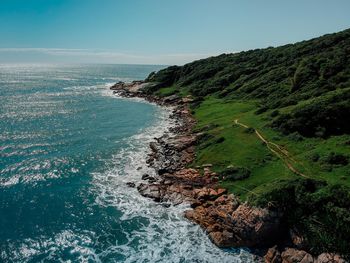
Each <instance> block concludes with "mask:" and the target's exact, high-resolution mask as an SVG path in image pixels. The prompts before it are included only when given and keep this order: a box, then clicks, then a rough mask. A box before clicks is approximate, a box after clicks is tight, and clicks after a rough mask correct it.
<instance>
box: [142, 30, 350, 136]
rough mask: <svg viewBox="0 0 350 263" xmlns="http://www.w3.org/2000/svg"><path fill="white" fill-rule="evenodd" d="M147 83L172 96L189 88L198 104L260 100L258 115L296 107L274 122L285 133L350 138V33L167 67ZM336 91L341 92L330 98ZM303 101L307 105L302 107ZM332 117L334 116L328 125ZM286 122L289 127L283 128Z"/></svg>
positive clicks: (150, 77)
mask: <svg viewBox="0 0 350 263" xmlns="http://www.w3.org/2000/svg"><path fill="white" fill-rule="evenodd" d="M147 81H149V82H154V83H156V84H157V85H155V86H153V87H152V88H151V89H150V91H155V90H158V89H160V88H164V87H173V89H172V91H173V93H181V92H183V89H185V90H186V92H188V93H189V94H191V95H193V96H195V97H196V98H197V99H199V100H200V99H202V98H203V97H204V96H206V95H209V94H213V93H215V94H217V95H218V96H219V97H222V98H226V99H227V98H240V99H242V98H245V99H259V100H260V102H259V106H260V108H259V109H258V111H257V112H258V113H262V112H264V111H266V110H268V109H278V108H283V107H286V106H290V105H298V107H296V109H294V111H293V113H292V114H287V115H284V116H280V117H279V119H278V120H277V121H275V122H274V123H273V124H274V126H276V127H280V129H281V130H283V131H284V132H293V131H297V132H299V133H301V134H302V135H304V136H315V135H316V136H317V135H322V136H326V135H332V134H343V133H348V132H349V130H350V124H349V122H346V121H344V116H349V114H350V91H349V88H350V30H345V31H343V32H340V33H336V34H331V35H326V36H323V37H320V38H316V39H312V40H309V41H303V42H300V43H297V44H290V45H286V46H282V47H278V48H266V49H257V50H251V51H247V52H240V53H236V54H223V55H220V56H218V57H211V58H208V59H203V60H198V61H195V62H192V63H189V64H186V65H184V66H182V67H178V66H172V67H168V68H166V69H164V70H161V71H159V72H158V73H157V74H151V75H150V76H149V77H148V79H147ZM333 91H337V93H336V94H334V95H331V94H329V93H331V92H333ZM327 94H329V97H327V98H323V96H325V95H327ZM315 98H318V99H315ZM309 99H312V100H310V101H308V100H309ZM305 101H308V104H307V105H300V106H299V104H302V102H305ZM334 101H336V105H332V103H333V102H334ZM324 111H326V112H324ZM305 113H307V114H305ZM301 115H302V116H303V117H302V118H301V117H300V116H301ZM310 116H317V118H316V119H315V120H313V123H310V125H308V126H304V125H303V120H304V119H306V118H309V117H310ZM328 116H332V119H331V120H329V121H327V117H328ZM285 121H288V125H287V126H286V125H281V123H283V122H285ZM339 124H340V125H339ZM334 125H337V127H336V128H334Z"/></svg>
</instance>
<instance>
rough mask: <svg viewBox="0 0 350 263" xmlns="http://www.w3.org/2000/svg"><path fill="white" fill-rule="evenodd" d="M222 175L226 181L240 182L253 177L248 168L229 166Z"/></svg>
mask: <svg viewBox="0 0 350 263" xmlns="http://www.w3.org/2000/svg"><path fill="white" fill-rule="evenodd" d="M220 175H221V177H222V178H223V179H225V180H229V181H238V180H243V179H247V178H248V177H249V176H250V175H251V171H250V170H249V169H247V168H246V167H235V166H228V167H227V168H226V169H225V170H223V171H222V172H221V173H220Z"/></svg>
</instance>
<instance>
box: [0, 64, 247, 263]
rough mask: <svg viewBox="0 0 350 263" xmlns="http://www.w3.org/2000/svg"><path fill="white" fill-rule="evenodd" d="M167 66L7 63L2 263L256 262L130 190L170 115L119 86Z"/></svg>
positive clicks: (0, 169)
mask: <svg viewBox="0 0 350 263" xmlns="http://www.w3.org/2000/svg"><path fill="white" fill-rule="evenodd" d="M160 68H161V67H160V66H128V65H80V66H54V65H0V262H241V261H242V262H249V261H251V260H252V258H251V255H250V254H249V253H248V252H245V251H243V250H230V251H224V250H220V249H218V248H216V247H215V246H214V245H213V244H212V243H211V242H210V241H209V240H208V238H207V236H206V235H205V233H204V232H203V231H202V230H201V229H200V228H199V227H198V226H196V225H193V224H192V223H190V222H188V221H187V220H186V219H184V218H183V217H182V213H183V211H184V209H186V206H185V205H183V206H171V207H169V208H166V207H163V206H162V205H160V204H157V203H154V202H153V201H151V200H149V199H146V198H143V197H141V196H140V195H139V194H138V193H137V190H136V189H132V188H128V187H126V185H125V183H126V182H129V181H132V182H136V183H137V182H139V181H141V176H142V174H144V173H149V174H152V173H154V171H152V169H150V168H148V167H147V166H146V164H145V158H146V154H147V152H148V144H149V142H150V141H152V139H153V138H154V137H156V136H160V135H161V134H162V133H164V132H165V131H166V130H167V129H168V128H169V127H170V126H171V125H172V123H171V120H169V118H168V115H169V111H168V110H165V109H162V108H160V107H158V106H156V105H152V104H149V103H146V102H144V101H142V100H137V99H136V100H134V99H121V98H117V97H115V96H114V95H113V94H112V92H111V91H110V90H109V89H108V86H110V85H111V84H112V83H114V82H116V81H119V80H123V81H130V80H134V79H143V78H145V77H146V76H147V75H148V74H149V73H150V72H151V71H154V70H158V69H160Z"/></svg>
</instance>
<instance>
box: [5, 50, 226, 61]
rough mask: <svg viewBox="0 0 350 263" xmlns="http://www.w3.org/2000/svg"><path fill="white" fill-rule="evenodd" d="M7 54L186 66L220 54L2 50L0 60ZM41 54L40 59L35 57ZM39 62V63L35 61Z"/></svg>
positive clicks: (63, 59)
mask: <svg viewBox="0 0 350 263" xmlns="http://www.w3.org/2000/svg"><path fill="white" fill-rule="evenodd" d="M2 54H6V57H7V60H9V59H10V60H11V54H16V56H15V57H16V60H17V61H15V62H19V61H18V59H20V58H21V55H24V54H26V57H27V60H28V56H29V57H31V56H30V55H32V58H33V59H34V60H38V59H39V60H45V61H43V62H50V59H51V60H52V61H53V62H57V61H59V62H83V63H85V62H88V63H132V64H137V63H139V64H184V63H187V62H190V61H193V60H197V59H201V58H206V57H210V56H214V55H219V53H174V54H146V55H145V54H134V53H123V52H117V51H114V50H101V49H70V48H0V58H1V57H2ZM38 54H40V55H41V56H40V58H38V57H37V56H35V55H38ZM34 62H38V61H34Z"/></svg>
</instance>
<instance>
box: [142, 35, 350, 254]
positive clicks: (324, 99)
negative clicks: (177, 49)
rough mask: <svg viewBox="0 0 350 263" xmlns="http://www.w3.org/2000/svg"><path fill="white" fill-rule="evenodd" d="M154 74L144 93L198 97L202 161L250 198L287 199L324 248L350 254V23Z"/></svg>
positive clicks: (294, 220)
mask: <svg viewBox="0 0 350 263" xmlns="http://www.w3.org/2000/svg"><path fill="white" fill-rule="evenodd" d="M147 81H148V82H152V83H153V85H150V86H149V87H148V88H147V89H146V90H145V92H148V93H153V94H157V95H159V96H169V95H173V94H177V95H179V96H191V97H192V98H193V99H194V102H193V103H192V110H193V114H194V116H195V118H196V119H197V126H196V128H195V131H196V132H201V133H202V134H203V135H202V137H201V138H200V140H199V141H198V145H197V149H196V160H195V162H194V163H193V166H196V165H201V164H204V163H212V164H213V169H214V170H215V171H217V172H218V173H219V174H220V175H221V184H222V186H224V187H226V188H227V189H229V190H230V191H231V192H233V193H235V194H236V195H239V196H240V197H241V198H242V199H245V200H249V201H250V202H252V203H253V204H255V205H267V204H271V203H272V204H274V205H275V206H277V207H281V208H284V210H285V212H286V224H287V225H288V226H289V227H297V228H298V229H299V230H300V231H302V232H303V234H304V235H305V238H306V239H307V240H308V245H309V248H310V249H311V250H312V251H314V252H315V253H316V252H317V253H318V252H320V251H325V250H326V251H338V252H341V253H344V254H348V255H349V251H347V249H348V248H347V246H348V244H349V236H350V230H349V223H350V222H349V220H350V219H349V218H350V215H349V211H350V203H349V199H350V196H349V193H350V190H349V187H350V164H349V163H350V121H349V116H350V29H348V30H345V31H342V32H340V33H336V34H330V35H325V36H322V37H319V38H315V39H312V40H308V41H303V42H300V43H296V44H290V45H285V46H281V47H277V48H272V47H270V48H265V49H257V50H251V51H247V52H240V53H236V54H223V55H220V56H217V57H211V58H208V59H202V60H198V61H195V62H192V63H189V64H186V65H184V66H181V67H180V66H172V67H168V68H166V69H163V70H161V71H159V72H157V73H152V74H150V75H149V77H148V78H147ZM238 120H239V121H238ZM242 124H243V125H242ZM256 132H258V133H256ZM258 135H261V136H263V138H264V140H265V141H263V140H262V138H261V137H259V136H258ZM291 167H292V168H291Z"/></svg>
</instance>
